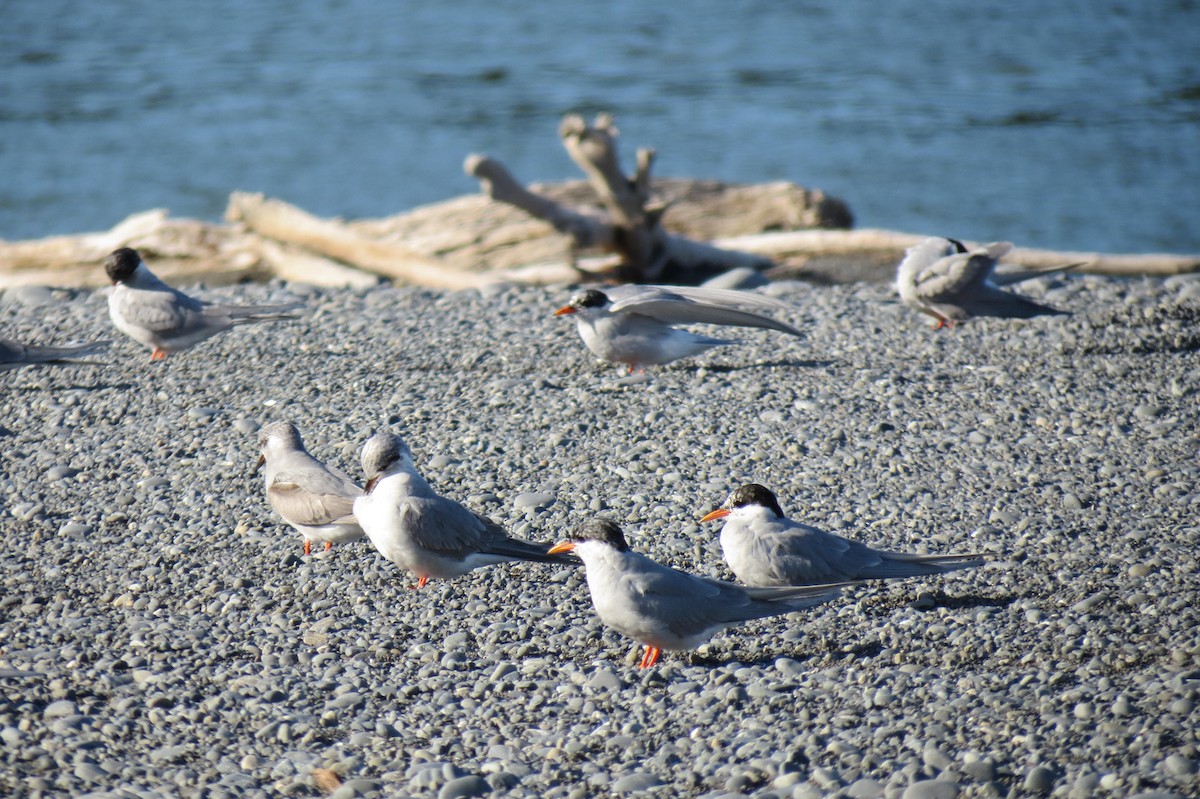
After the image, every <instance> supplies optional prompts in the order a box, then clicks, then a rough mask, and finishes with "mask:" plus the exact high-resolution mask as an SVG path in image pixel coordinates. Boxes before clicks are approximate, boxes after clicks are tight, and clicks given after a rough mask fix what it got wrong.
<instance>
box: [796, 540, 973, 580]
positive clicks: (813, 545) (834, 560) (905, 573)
mask: <svg viewBox="0 0 1200 799" xmlns="http://www.w3.org/2000/svg"><path fill="white" fill-rule="evenodd" d="M777 558H778V564H779V570H780V572H781V573H782V575H783V576H785V577H787V578H789V579H788V581H789V582H790V583H791V584H793V585H815V584H819V583H833V582H843V581H850V580H886V579H890V578H896V577H917V576H920V575H928V574H942V573H944V572H948V571H954V570H955V569H965V568H970V567H971V566H978V565H981V564H982V563H983V561H982V560H980V559H979V556H978V555H911V554H908V553H903V552H888V551H885V550H880V549H872V548H871V547H869V546H867V545H866V544H863V543H862V542H860V541H854V540H852V539H848V538H842V537H841V536H838V535H834V534H832V533H827V532H825V531H823V530H818V529H816V528H806V529H804V530H802V531H797V532H796V533H794V534H792V535H788V536H783V537H780V538H779V539H778V554H777Z"/></svg>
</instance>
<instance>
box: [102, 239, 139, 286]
mask: <svg viewBox="0 0 1200 799" xmlns="http://www.w3.org/2000/svg"><path fill="white" fill-rule="evenodd" d="M141 262H142V256H140V255H138V251H137V250H135V249H133V248H132V247H122V248H121V249H119V250H113V251H112V252H111V253H109V256H108V257H107V258H105V259H104V273H105V274H106V275H108V279H109V280H111V281H112V282H113V284H114V285H115V284H117V283H124V282H125V281H127V280H129V278H131V277H133V273H134V272H136V271H137V268H138V264H140V263H141Z"/></svg>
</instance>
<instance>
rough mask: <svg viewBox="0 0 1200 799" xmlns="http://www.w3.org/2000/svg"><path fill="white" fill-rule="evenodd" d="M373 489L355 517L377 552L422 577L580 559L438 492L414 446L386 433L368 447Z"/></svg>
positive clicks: (365, 462)
mask: <svg viewBox="0 0 1200 799" xmlns="http://www.w3.org/2000/svg"><path fill="white" fill-rule="evenodd" d="M362 467H363V472H364V473H365V474H366V476H367V485H366V492H365V493H364V494H363V496H361V497H359V498H358V499H356V500H354V515H355V516H356V517H358V522H359V524H361V525H362V528H363V530H365V531H366V533H367V536H368V537H369V538H370V539H371V543H372V544H374V545H375V549H377V550H379V553H380V554H381V555H383V556H384V557H385V558H387V559H388V560H390V561H391V562H392V563H395V564H396V565H397V566H399V567H400V568H402V569H406V570H408V571H410V572H412V573H413V575H414V576H415V577H416V578H417V588H424V587H425V583H427V582H428V581H429V579H430V578H432V577H439V578H449V577H458V576H459V575H462V574H466V573H467V572H469V571H472V570H473V569H478V568H480V567H481V566H491V565H493V564H496V563H506V562H509V561H516V560H529V561H535V562H538V563H565V564H574V563H575V562H576V561H575V559H574V558H570V557H567V556H564V555H552V554H549V552H548V550H549V549H550V545H549V544H535V543H533V542H531V541H523V540H521V539H519V538H511V537H509V535H508V534H507V533H506V532H505V531H504V528H502V527H501V526H500V525H498V524H496V523H495V522H493V521H492V520H491V519H487V518H484V517H483V516H480V515H478V514H477V513H474V512H473V511H471V510H469V509H467V508H465V507H463V506H462V505H460V504H458V503H457V502H455V501H453V500H451V499H446V498H445V497H441V496H438V494H437V492H435V491H434V490H433V488H432V487H430V485H429V483H427V482H425V478H423V477H422V476H421V475H420V474H419V473H418V472H417V469H416V466H415V465H414V464H413V456H412V451H411V450H409V448H408V445H407V444H405V443H404V441H402V440H401V438H400V437H399V436H397V435H395V434H393V433H389V432H387V431H383V432H379V433H376V434H375V435H374V436H372V437H371V438H370V439H368V440H367V443H366V444H364V445H363V450H362Z"/></svg>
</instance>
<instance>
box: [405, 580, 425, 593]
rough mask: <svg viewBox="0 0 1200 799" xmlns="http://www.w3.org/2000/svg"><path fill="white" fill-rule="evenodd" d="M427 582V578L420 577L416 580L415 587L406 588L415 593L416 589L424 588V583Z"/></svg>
mask: <svg viewBox="0 0 1200 799" xmlns="http://www.w3.org/2000/svg"><path fill="white" fill-rule="evenodd" d="M427 582H429V578H428V577H421V578H420V579H418V580H417V584H416V585H410V586H409V587H408V588H409V590H411V591H416V590H417V589H419V588H424V587H425V583H427Z"/></svg>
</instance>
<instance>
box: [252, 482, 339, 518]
mask: <svg viewBox="0 0 1200 799" xmlns="http://www.w3.org/2000/svg"><path fill="white" fill-rule="evenodd" d="M267 500H268V501H269V502H270V503H271V507H272V508H274V509H275V510H276V511H277V512H278V513H279V515H280V516H282V517H283V518H284V519H285V520H286V521H287V522H288V523H289V524H298V525H301V526H304V527H320V526H322V525H326V524H335V523H344V524H345V523H350V522H352V521H353V519H352V518H350V517H353V515H354V497H347V496H343V495H341V494H319V493H315V492H313V491H309V490H307V489H305V488H302V487H301V486H299V485H297V484H296V483H289V482H286V481H284V480H282V479H277V480H276V481H275V482H273V483H271V485H270V487H268V488H267Z"/></svg>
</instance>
